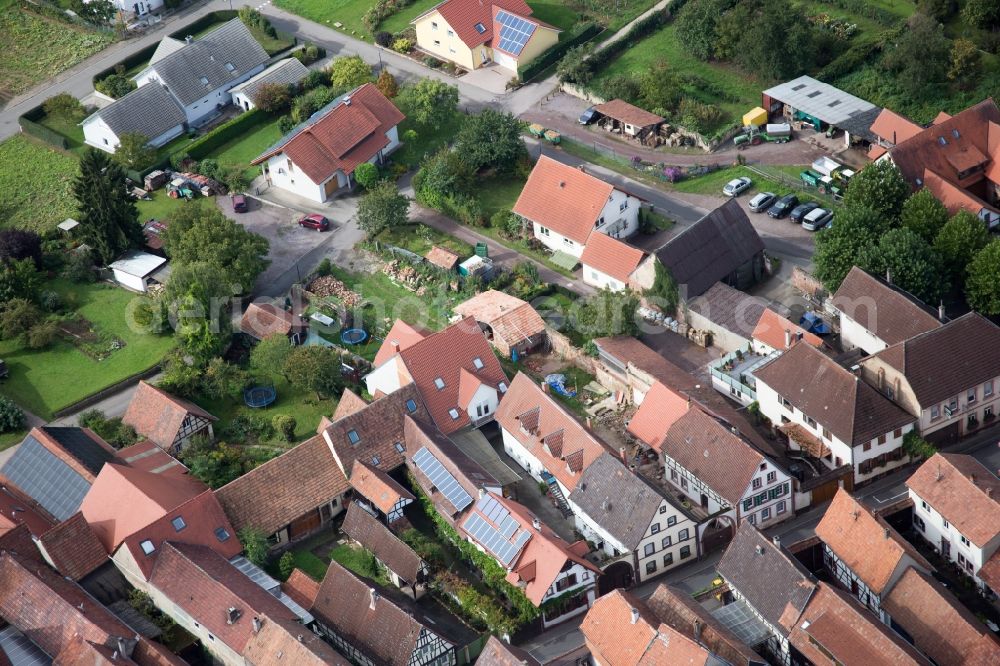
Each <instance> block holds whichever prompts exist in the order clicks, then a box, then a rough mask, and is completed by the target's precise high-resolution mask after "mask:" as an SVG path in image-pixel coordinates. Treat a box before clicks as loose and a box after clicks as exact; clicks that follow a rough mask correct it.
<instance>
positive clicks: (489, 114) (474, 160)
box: [455, 108, 528, 172]
mask: <svg viewBox="0 0 1000 666" xmlns="http://www.w3.org/2000/svg"><path fill="white" fill-rule="evenodd" d="M455 151H456V152H457V153H458V154H459V155H461V156H462V159H463V160H465V162H466V163H467V164H468V165H469V166H470V167H471V168H472V169H473V170H474V171H478V170H480V169H486V168H491V169H496V170H497V171H500V172H507V171H510V170H512V169H513V168H514V166H515V165H516V164H517V162H518V160H520V159H521V158H523V157H526V156H527V154H528V151H527V149H526V148H525V147H524V141H522V140H521V121H519V120H518V119H517V118H515V117H514V116H513V115H511V114H510V113H507V112H505V111H497V110H495V109H489V108H488V109H484V110H483V112H482V113H480V114H479V115H476V116H470V117H469V118H468V119H467V120H466V121H465V123H464V124H463V125H462V129H461V130H459V132H458V137H457V138H456V140H455Z"/></svg>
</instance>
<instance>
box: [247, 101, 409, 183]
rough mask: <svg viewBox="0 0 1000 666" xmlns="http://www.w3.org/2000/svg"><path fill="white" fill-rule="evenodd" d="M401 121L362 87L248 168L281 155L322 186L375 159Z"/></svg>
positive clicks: (391, 107) (388, 104) (387, 103)
mask: <svg viewBox="0 0 1000 666" xmlns="http://www.w3.org/2000/svg"><path fill="white" fill-rule="evenodd" d="M348 99H349V101H347V100H348ZM404 118H405V116H404V115H403V114H402V113H400V111H399V109H397V108H396V107H395V106H394V105H393V103H392V102H390V101H389V100H388V98H386V96H385V95H383V94H382V93H381V92H380V91H379V89H378V88H376V87H375V86H374V85H373V84H371V83H366V84H364V85H363V86H361V87H360V88H356V89H355V90H353V91H351V92H350V93H349V94H348V95H347V96H345V98H344V100H343V101H342V102H341V103H340V104H337V105H336V106H334V107H333V108H331V109H329V110H328V111H326V113H325V114H323V115H322V116H321V117H320V118H318V119H316V120H311V119H310V121H309V124H308V125H306V126H305V127H303V128H302V129H300V130H298V132H296V133H295V135H294V136H292V137H291V138H290V139H288V140H287V141H286V142H285V143H283V144H280V145H278V146H277V147H276V148H274V149H272V150H271V151H269V152H266V153H264V154H263V155H261V156H260V157H258V158H257V159H255V160H253V162H251V164H260V163H261V162H263V161H265V160H267V159H268V158H270V157H272V156H274V155H278V154H281V153H284V154H285V155H286V156H288V158H289V159H290V160H291V161H292V163H293V164H294V165H295V166H296V167H297V168H299V169H301V170H302V171H303V172H304V173H305V175H306V176H307V177H308V178H309V179H310V180H311V181H312V182H314V183H316V184H322V183H324V182H326V181H327V180H329V179H330V178H331V177H333V176H334V175H335V174H336V173H337V172H338V171H342V172H344V173H345V174H351V173H353V172H354V169H355V167H357V166H358V165H359V164H361V163H363V162H367V161H369V160H371V159H372V158H373V157H375V156H376V155H377V154H378V152H379V151H380V150H382V149H383V148H385V147H386V146H387V145H389V138H388V137H387V136H386V133H387V132H388V131H389V130H391V129H392V128H393V127H395V126H396V125H398V124H399V123H400V122H402V120H403V119H404Z"/></svg>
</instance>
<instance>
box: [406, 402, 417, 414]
mask: <svg viewBox="0 0 1000 666" xmlns="http://www.w3.org/2000/svg"><path fill="white" fill-rule="evenodd" d="M406 411H408V412H409V413H411V414H412V413H413V412H415V411H417V403H416V402H414V401H413V400H407V401H406Z"/></svg>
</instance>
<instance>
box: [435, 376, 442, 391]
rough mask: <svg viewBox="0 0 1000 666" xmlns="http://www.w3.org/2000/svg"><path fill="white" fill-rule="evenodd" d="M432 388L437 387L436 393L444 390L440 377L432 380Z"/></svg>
mask: <svg viewBox="0 0 1000 666" xmlns="http://www.w3.org/2000/svg"><path fill="white" fill-rule="evenodd" d="M434 386H436V387H437V390H438V391H440V390H442V389H443V388H444V380H443V379H441V378H440V377H435V378H434Z"/></svg>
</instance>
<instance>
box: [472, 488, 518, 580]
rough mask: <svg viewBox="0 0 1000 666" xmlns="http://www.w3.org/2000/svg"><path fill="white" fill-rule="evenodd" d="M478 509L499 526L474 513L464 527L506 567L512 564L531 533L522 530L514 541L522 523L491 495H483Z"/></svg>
mask: <svg viewBox="0 0 1000 666" xmlns="http://www.w3.org/2000/svg"><path fill="white" fill-rule="evenodd" d="M476 509H478V510H479V511H480V512H481V513H482V514H483V515H484V516H486V517H487V518H490V520H493V521H494V522H496V523H497V525H498V526H499V527H494V526H493V525H490V524H489V523H488V522H486V520H485V519H484V518H483V517H482V516H480V515H479V513H473V514H472V515H470V516H469V517H468V518H467V519H466V520H465V523H463V525H462V528H463V529H465V531H466V532H468V533H469V534H470V535H472V538H473V539H475V540H476V542H477V543H479V545H481V546H482V547H483V548H485V549H486V550H488V551H489V552H490V553H492V554H493V556H494V557H495V558H497V560H499V561H500V563H501V564H503V565H504V566H505V567H506V566H510V563H511V562H513V561H514V558H516V557H517V554H518V553H520V552H521V549H522V548H524V545H525V544H526V543H528V539H530V538H531V533H530V532H527V531H521V533H520V534H518V535H517V537H515V538H514V541H513V542H512V541H511V540H510V538H511V537H512V536H513V535H514V534H515V533H516V532H517V530H518V529H519V528H520V523H518V522H517V520H515V519H514V518H513V517H511V515H510V513H509V512H508V511H507V509H505V508H504V506H503V505H502V504H500V503H499V502H498V501H496V499H494V498H493V497H491V496H490V495H484V496H483V497H481V498H480V499H479V501H478V502H477V503H476ZM487 512H489V513H487ZM491 515H493V516H496V519H494V518H491V517H490V516H491Z"/></svg>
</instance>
